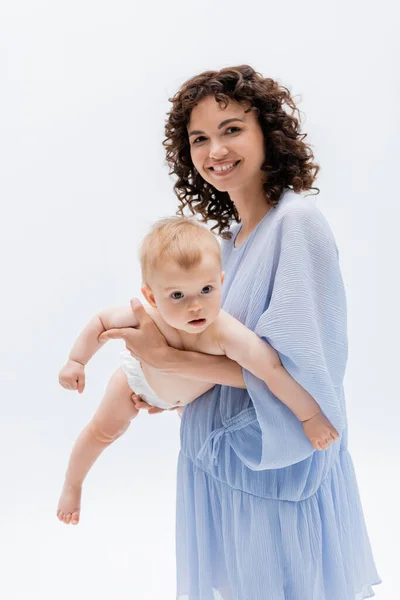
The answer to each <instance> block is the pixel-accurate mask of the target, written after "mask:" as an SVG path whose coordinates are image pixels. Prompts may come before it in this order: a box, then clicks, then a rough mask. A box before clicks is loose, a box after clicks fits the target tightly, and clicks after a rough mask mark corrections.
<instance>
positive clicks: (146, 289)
mask: <svg viewBox="0 0 400 600" xmlns="http://www.w3.org/2000/svg"><path fill="white" fill-rule="evenodd" d="M142 294H143V296H144V297H145V298H146V300H147V302H148V303H149V304H150V305H151V306H153V308H157V304H156V300H155V298H154V294H153V290H152V289H151V287H150V286H148V285H143V286H142Z"/></svg>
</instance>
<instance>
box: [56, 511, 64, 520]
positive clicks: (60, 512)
mask: <svg viewBox="0 0 400 600" xmlns="http://www.w3.org/2000/svg"><path fill="white" fill-rule="evenodd" d="M57 518H58V519H59V520H60V521H62V520H63V511H62V510H61V509H60V510H58V511H57Z"/></svg>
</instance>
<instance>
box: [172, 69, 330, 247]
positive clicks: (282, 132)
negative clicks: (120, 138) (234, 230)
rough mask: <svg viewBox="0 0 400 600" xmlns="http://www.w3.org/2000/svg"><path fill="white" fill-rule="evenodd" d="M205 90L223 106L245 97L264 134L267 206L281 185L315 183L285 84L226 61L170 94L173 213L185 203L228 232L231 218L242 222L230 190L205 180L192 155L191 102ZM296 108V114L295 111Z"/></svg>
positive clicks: (293, 186)
mask: <svg viewBox="0 0 400 600" xmlns="http://www.w3.org/2000/svg"><path fill="white" fill-rule="evenodd" d="M207 96H214V97H215V99H216V100H217V102H219V103H220V105H221V106H223V107H226V106H227V104H228V103H229V101H230V100H234V101H236V102H239V103H241V104H244V103H249V104H250V108H249V109H248V110H254V111H255V112H256V114H257V117H258V122H259V124H260V126H261V129H262V131H263V134H264V140H265V155H266V156H267V157H268V158H267V161H268V162H265V163H264V164H263V165H262V167H261V170H262V171H264V172H265V173H266V174H267V178H266V182H265V183H264V193H265V198H266V200H267V202H268V203H269V204H270V205H271V206H276V205H277V204H278V201H279V198H280V197H281V194H282V192H283V190H284V189H285V188H290V189H293V190H294V191H295V192H300V191H305V190H315V193H319V189H318V188H316V187H313V183H314V181H315V179H316V176H317V173H318V171H319V166H318V165H317V164H316V163H315V162H314V155H313V152H312V150H311V148H310V146H309V145H307V144H306V143H305V142H304V139H305V138H306V135H307V134H305V133H300V113H299V110H298V108H297V107H296V105H295V103H294V101H293V98H292V97H291V95H290V92H289V90H288V89H287V88H285V87H283V86H281V85H279V84H278V82H276V81H274V80H273V79H270V78H264V77H263V76H262V75H261V74H260V73H257V72H256V71H255V70H254V69H252V68H251V67H249V66H247V65H242V66H239V67H229V68H225V69H222V70H220V71H205V72H204V73H201V74H200V75H197V76H196V77H193V78H192V79H189V80H188V81H186V82H185V83H184V84H183V85H182V86H181V88H180V89H179V90H178V92H177V93H176V94H175V95H174V96H173V97H172V98H170V99H169V101H170V102H172V109H171V111H170V112H169V113H168V115H167V121H166V125H165V135H166V138H165V139H164V141H163V145H164V147H165V149H166V154H167V164H168V166H169V167H170V175H176V176H177V181H176V182H175V185H174V191H175V193H176V195H177V196H178V199H179V201H180V206H179V208H178V211H177V214H180V215H183V214H184V212H183V211H184V209H185V208H186V207H188V208H189V210H190V212H191V214H192V215H194V214H199V215H201V217H202V221H203V222H205V223H206V222H208V221H210V220H212V221H216V222H217V224H216V225H214V226H213V227H212V228H211V229H218V234H219V235H221V236H222V237H223V238H229V237H230V234H229V231H227V230H228V229H229V225H230V223H231V221H232V220H235V221H236V222H237V223H239V222H240V217H239V214H238V212H237V210H236V208H235V206H234V204H233V202H232V200H231V199H230V197H229V194H228V192H221V191H219V190H217V189H216V188H215V187H214V186H212V185H211V184H209V183H207V182H206V181H204V179H203V178H202V177H201V175H200V174H199V173H198V172H197V171H196V169H195V168H194V165H193V163H192V159H191V156H190V145H189V139H188V134H187V126H188V123H189V119H190V114H191V112H192V110H193V108H194V107H195V106H196V105H197V104H198V103H199V102H200V100H202V99H203V98H205V97H207ZM296 114H297V115H298V116H296Z"/></svg>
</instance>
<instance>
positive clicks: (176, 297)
mask: <svg viewBox="0 0 400 600" xmlns="http://www.w3.org/2000/svg"><path fill="white" fill-rule="evenodd" d="M171 298H173V299H174V300H181V298H183V294H182V292H172V294H171Z"/></svg>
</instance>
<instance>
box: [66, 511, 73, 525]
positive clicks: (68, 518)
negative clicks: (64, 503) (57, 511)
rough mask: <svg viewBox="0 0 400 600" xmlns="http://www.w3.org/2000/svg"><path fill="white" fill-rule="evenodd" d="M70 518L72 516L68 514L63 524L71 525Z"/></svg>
mask: <svg viewBox="0 0 400 600" xmlns="http://www.w3.org/2000/svg"><path fill="white" fill-rule="evenodd" d="M71 517H72V514H71V513H68V514H67V516H66V517H65V520H64V523H66V524H67V525H69V524H70V523H71Z"/></svg>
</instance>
